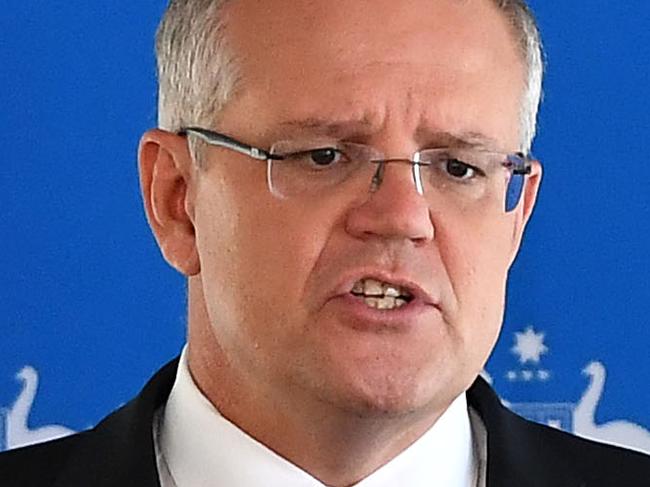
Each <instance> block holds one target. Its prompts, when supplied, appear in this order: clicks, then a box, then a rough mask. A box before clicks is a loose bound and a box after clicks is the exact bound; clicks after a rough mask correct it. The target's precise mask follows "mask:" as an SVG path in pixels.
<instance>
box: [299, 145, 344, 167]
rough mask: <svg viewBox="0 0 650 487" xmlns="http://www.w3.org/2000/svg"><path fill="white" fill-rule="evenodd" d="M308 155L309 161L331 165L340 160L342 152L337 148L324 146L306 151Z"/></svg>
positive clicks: (321, 165)
mask: <svg viewBox="0 0 650 487" xmlns="http://www.w3.org/2000/svg"><path fill="white" fill-rule="evenodd" d="M305 155H308V156H309V162H311V163H313V164H315V165H317V166H320V167H325V166H331V165H333V164H336V163H337V162H339V161H340V160H341V157H342V153H341V151H339V150H338V149H333V148H331V147H326V148H323V149H314V150H311V151H309V152H308V153H306V154H305Z"/></svg>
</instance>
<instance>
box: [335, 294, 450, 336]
mask: <svg viewBox="0 0 650 487" xmlns="http://www.w3.org/2000/svg"><path fill="white" fill-rule="evenodd" d="M328 305H329V306H333V307H334V309H335V310H336V312H337V313H340V314H341V315H342V318H343V319H344V322H345V324H346V325H347V326H350V327H351V328H355V329H359V330H363V331H377V330H394V331H407V330H409V329H412V328H417V327H419V326H420V325H424V324H426V323H427V322H431V320H432V319H434V318H435V317H436V316H440V311H439V309H438V308H437V307H436V306H434V305H431V304H427V303H425V302H424V301H422V300H419V299H413V300H412V301H410V302H409V303H407V304H405V305H404V306H401V307H399V308H394V309H376V308H371V307H370V306H368V305H367V304H366V303H365V301H364V299H363V298H360V297H357V296H354V295H353V294H350V293H348V294H345V295H342V296H336V297H335V298H333V299H332V300H330V301H329V303H328Z"/></svg>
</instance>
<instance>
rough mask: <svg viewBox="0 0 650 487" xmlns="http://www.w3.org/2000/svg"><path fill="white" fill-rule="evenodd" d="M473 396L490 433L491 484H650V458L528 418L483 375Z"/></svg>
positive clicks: (472, 390) (533, 486) (559, 486)
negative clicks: (513, 408)
mask: <svg viewBox="0 0 650 487" xmlns="http://www.w3.org/2000/svg"><path fill="white" fill-rule="evenodd" d="M468 399H469V404H470V406H471V407H473V408H474V409H475V410H476V411H477V412H478V414H479V416H480V417H481V419H482V421H483V423H484V425H485V428H486V431H487V439H488V454H487V460H488V467H487V469H488V485H498V486H499V487H502V486H507V487H511V486H512V487H515V486H516V487H519V486H521V485H526V486H527V487H555V486H557V487H565V486H570V487H611V486H615V485H616V486H618V485H621V486H625V487H650V456H647V455H645V454H642V453H639V452H635V451H632V450H627V449H624V448H619V447H615V446H611V445H606V444H603V443H598V442H595V441H592V440H587V439H584V438H581V437H578V436H575V435H572V434H569V433H566V432H563V431H560V430H558V429H555V428H551V427H549V426H544V425H541V424H538V423H535V422H532V421H529V420H527V419H524V418H522V417H520V416H518V415H517V414H515V413H513V412H512V411H510V410H509V409H508V408H506V407H505V406H504V405H503V404H502V403H501V401H500V399H499V398H498V396H497V395H496V393H495V392H494V390H493V389H492V388H491V387H490V386H489V385H488V384H487V383H485V382H484V381H483V380H482V379H480V378H479V379H477V380H476V382H475V383H474V384H473V385H472V387H471V388H470V389H469V390H468Z"/></svg>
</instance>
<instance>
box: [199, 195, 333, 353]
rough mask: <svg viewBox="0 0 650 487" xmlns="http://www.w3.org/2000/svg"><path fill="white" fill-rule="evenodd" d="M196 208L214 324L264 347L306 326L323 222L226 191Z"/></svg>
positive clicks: (265, 200)
mask: <svg viewBox="0 0 650 487" xmlns="http://www.w3.org/2000/svg"><path fill="white" fill-rule="evenodd" d="M225 188H230V189H225V190H224V191H220V192H219V193H218V194H216V193H212V196H211V197H207V198H203V199H202V202H201V204H200V205H197V241H198V246H199V255H200V257H201V276H202V281H203V288H204V294H205V299H206V305H207V307H208V310H209V314H210V318H211V322H212V323H213V325H215V324H218V326H219V328H220V329H229V330H230V331H231V333H233V334H237V335H240V334H244V335H248V336H247V340H251V339H253V340H255V342H256V343H257V344H258V345H259V346H263V345H264V344H265V343H266V344H267V346H272V344H277V345H278V346H280V345H281V343H282V341H283V339H284V337H286V335H287V334H288V332H289V330H295V329H296V328H297V327H300V326H302V317H303V314H305V311H304V309H303V308H302V303H301V298H302V290H303V289H304V284H305V281H306V280H307V277H308V276H309V273H310V271H311V269H312V268H313V266H314V263H315V262H316V260H317V259H318V256H319V254H320V252H321V249H322V247H323V246H324V245H325V241H326V237H327V236H326V235H325V233H324V228H326V225H322V224H316V223H315V222H318V221H319V218H318V216H314V217H309V216H308V214H307V213H306V212H304V211H300V212H298V211H296V209H291V208H286V207H283V206H282V204H281V202H278V201H277V200H274V199H271V198H272V197H271V196H270V195H268V197H267V194H268V193H266V194H264V193H262V194H260V193H259V192H258V193H255V194H253V193H254V192H253V191H246V188H236V190H235V189H233V186H232V185H230V186H225Z"/></svg>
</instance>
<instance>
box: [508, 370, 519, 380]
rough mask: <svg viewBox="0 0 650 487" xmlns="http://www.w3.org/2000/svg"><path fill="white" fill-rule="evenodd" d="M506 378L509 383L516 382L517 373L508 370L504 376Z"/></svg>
mask: <svg viewBox="0 0 650 487" xmlns="http://www.w3.org/2000/svg"><path fill="white" fill-rule="evenodd" d="M506 378H507V379H508V380H509V381H510V382H514V381H516V380H517V372H515V371H514V370H509V371H508V373H507V374H506Z"/></svg>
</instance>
